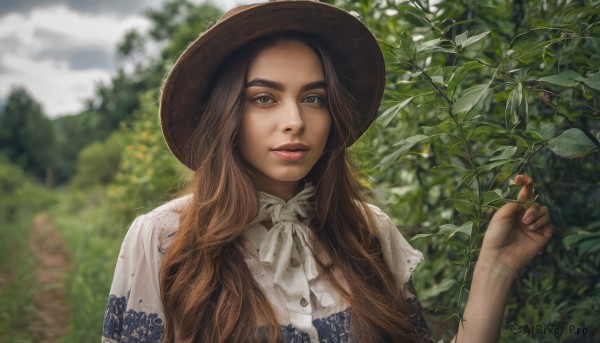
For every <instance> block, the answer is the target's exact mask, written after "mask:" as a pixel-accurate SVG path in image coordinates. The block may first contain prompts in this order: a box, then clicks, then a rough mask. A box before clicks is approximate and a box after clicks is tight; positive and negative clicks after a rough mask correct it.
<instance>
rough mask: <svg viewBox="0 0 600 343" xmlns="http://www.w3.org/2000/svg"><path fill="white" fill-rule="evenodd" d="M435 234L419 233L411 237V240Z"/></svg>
mask: <svg viewBox="0 0 600 343" xmlns="http://www.w3.org/2000/svg"><path fill="white" fill-rule="evenodd" d="M436 235H437V234H435V233H420V234H418V235H415V236H414V237H413V238H411V239H410V240H411V241H415V240H417V239H421V238H427V237H431V236H436Z"/></svg>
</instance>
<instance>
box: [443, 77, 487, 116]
mask: <svg viewBox="0 0 600 343" xmlns="http://www.w3.org/2000/svg"><path fill="white" fill-rule="evenodd" d="M489 86H490V85H489V83H487V84H484V85H477V86H473V87H471V88H469V89H467V90H465V91H464V93H463V95H462V96H461V97H460V98H458V99H456V101H455V102H454V104H453V105H452V108H453V109H454V112H455V113H460V112H465V111H469V110H471V109H472V108H473V106H475V104H476V103H477V102H478V101H479V100H480V99H481V98H482V97H483V96H484V95H485V94H486V93H487V91H488V88H489Z"/></svg>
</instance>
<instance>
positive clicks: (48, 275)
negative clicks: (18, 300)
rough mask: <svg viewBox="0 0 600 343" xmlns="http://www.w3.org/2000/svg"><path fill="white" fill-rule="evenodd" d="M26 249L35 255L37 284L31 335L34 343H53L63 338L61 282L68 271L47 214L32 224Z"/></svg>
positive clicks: (64, 317)
mask: <svg viewBox="0 0 600 343" xmlns="http://www.w3.org/2000/svg"><path fill="white" fill-rule="evenodd" d="M29 248H30V249H31V251H32V253H33V254H35V262H36V267H35V273H36V276H37V280H38V284H37V286H36V287H37V289H36V292H35V297H34V304H35V309H36V321H35V322H34V323H32V325H31V331H32V332H33V333H34V335H35V337H36V342H39V343H51V342H52V343H53V342H56V341H58V340H59V339H60V338H61V337H63V336H64V335H65V334H66V333H67V330H68V325H69V306H68V304H67V301H66V298H65V290H64V281H65V276H66V275H67V273H68V271H69V254H68V250H67V245H66V242H65V240H64V238H63V237H62V235H61V233H60V232H59V230H58V229H57V228H56V226H55V225H54V222H53V220H52V216H51V215H50V214H48V213H41V214H38V215H36V217H35V218H34V220H33V227H32V229H31V236H30V238H29Z"/></svg>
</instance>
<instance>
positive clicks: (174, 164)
mask: <svg viewBox="0 0 600 343" xmlns="http://www.w3.org/2000/svg"><path fill="white" fill-rule="evenodd" d="M155 99H156V94H155V92H152V91H149V92H147V93H145V94H144V95H142V96H141V104H142V108H141V109H140V111H138V112H137V113H136V114H135V116H134V118H135V119H134V120H133V121H132V122H131V126H130V127H129V126H123V127H122V128H121V130H120V134H122V137H123V140H124V142H125V148H124V150H123V156H122V161H121V164H120V167H119V169H118V172H117V174H116V176H115V179H114V181H113V182H112V183H111V184H110V185H109V187H108V190H107V197H108V201H109V203H110V204H111V206H113V208H114V215H115V218H116V219H117V220H118V221H120V223H121V225H123V226H125V224H126V223H127V222H130V221H131V220H132V219H133V217H135V215H136V214H140V213H141V212H144V211H148V210H150V209H152V208H153V207H155V206H156V205H158V204H159V203H160V202H161V201H165V200H169V199H170V198H172V197H173V196H174V195H175V194H177V193H178V192H179V188H180V186H181V185H180V184H179V183H180V182H183V181H182V180H185V178H186V173H187V170H185V169H184V167H182V166H181V164H180V163H179V162H178V161H177V160H176V159H174V158H173V156H172V155H171V153H170V152H169V150H168V148H167V146H166V144H165V143H164V140H163V137H162V133H161V131H160V126H159V125H158V124H157V113H158V106H157V105H156V100H155ZM124 229H125V227H123V228H121V229H119V231H118V232H119V233H122V232H123V230H124Z"/></svg>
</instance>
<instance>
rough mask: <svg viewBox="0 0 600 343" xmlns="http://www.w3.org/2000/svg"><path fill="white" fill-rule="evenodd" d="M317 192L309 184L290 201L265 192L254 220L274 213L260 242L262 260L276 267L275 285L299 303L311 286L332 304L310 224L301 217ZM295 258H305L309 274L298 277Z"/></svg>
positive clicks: (304, 262)
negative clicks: (312, 247) (313, 247)
mask: <svg viewBox="0 0 600 343" xmlns="http://www.w3.org/2000/svg"><path fill="white" fill-rule="evenodd" d="M314 192H315V189H314V186H307V187H306V188H305V189H304V190H303V191H301V192H300V193H298V194H297V195H296V196H295V197H293V198H292V199H290V200H289V201H288V202H285V201H284V200H282V199H280V198H278V197H275V196H273V195H270V194H266V193H262V192H261V193H260V203H261V208H260V212H259V216H258V217H257V218H256V219H255V220H254V221H253V222H254V223H256V222H261V221H263V220H265V219H267V218H268V215H269V214H270V216H271V221H272V222H273V227H271V229H270V230H269V231H268V233H267V234H266V236H265V237H264V239H263V241H262V242H261V244H260V249H259V259H260V262H261V263H263V264H265V265H268V266H271V267H272V268H274V270H275V280H274V283H275V286H276V287H277V288H278V289H279V291H280V292H281V294H282V295H283V297H284V299H286V302H293V303H294V304H297V299H300V298H301V297H303V296H304V294H305V291H306V288H307V287H308V289H309V290H310V291H312V293H313V294H314V295H315V296H316V298H317V299H318V300H319V302H320V303H321V305H323V306H331V305H333V303H334V301H333V299H332V297H331V296H330V295H329V293H328V291H327V289H328V287H327V286H326V285H325V283H324V280H323V279H322V278H317V276H319V273H318V271H317V261H316V260H315V258H314V256H313V254H312V252H311V250H310V246H309V241H310V239H309V235H310V228H308V227H307V226H306V225H305V224H303V223H302V222H301V221H300V220H299V217H301V218H307V217H308V215H309V214H308V212H309V211H310V210H311V207H312V201H311V198H312V196H313V195H314ZM294 235H295V236H296V237H297V242H298V243H300V244H301V245H302V247H303V250H304V251H305V254H303V256H302V257H301V256H300V253H299V252H298V249H297V248H296V247H295V246H294V241H295V240H294ZM292 259H298V260H299V261H302V264H303V267H304V275H305V278H304V277H302V278H299V277H298V273H297V272H295V267H293V266H292V265H291V261H292ZM306 300H308V299H306Z"/></svg>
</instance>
